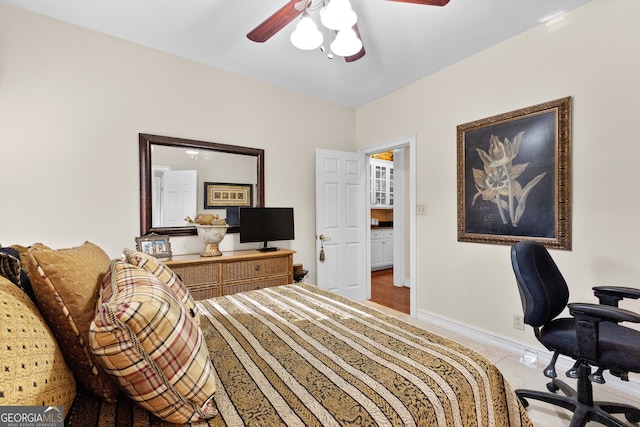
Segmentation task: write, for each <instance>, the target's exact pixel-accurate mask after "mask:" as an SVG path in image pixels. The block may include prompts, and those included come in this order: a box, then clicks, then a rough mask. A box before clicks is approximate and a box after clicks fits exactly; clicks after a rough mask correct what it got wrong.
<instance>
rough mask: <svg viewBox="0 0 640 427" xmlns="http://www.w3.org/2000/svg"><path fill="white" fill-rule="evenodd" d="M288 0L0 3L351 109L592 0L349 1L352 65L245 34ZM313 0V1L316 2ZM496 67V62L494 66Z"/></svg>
mask: <svg viewBox="0 0 640 427" xmlns="http://www.w3.org/2000/svg"><path fill="white" fill-rule="evenodd" d="M286 1H287V0H0V2H2V3H7V4H10V5H13V6H16V7H20V8H23V9H27V10H30V11H33V12H36V13H40V14H43V15H47V16H50V17H53V18H56V19H59V20H62V21H66V22H69V23H72V24H76V25H79V26H82V27H86V28H90V29H93V30H95V31H99V32H102V33H105V34H109V35H112V36H115V37H118V38H121V39H125V40H129V41H132V42H135V43H139V44H141V45H145V46H148V47H152V48H155V49H159V50H161V51H165V52H169V53H172V54H174V55H178V56H181V57H184V58H188V59H191V60H194V61H198V62H201V63H205V64H209V65H211V66H213V67H216V68H220V69H224V70H228V71H232V72H234V73H238V74H241V75H244V76H248V77H252V78H255V79H257V80H260V81H264V82H268V83H271V84H274V85H277V86H280V87H286V88H290V89H292V90H294V91H298V92H302V93H304V94H307V95H311V96H315V97H319V98H323V99H326V100H329V101H332V102H335V103H339V104H343V105H346V106H349V107H358V106H361V105H363V104H365V103H367V102H370V101H372V100H374V99H376V98H379V97H381V96H384V95H386V94H388V93H391V92H393V91H395V90H397V89H399V88H401V87H403V86H406V85H407V84H410V83H412V82H414V81H416V80H419V79H420V78H422V77H425V76H427V75H429V74H431V73H433V72H436V71H438V70H441V69H443V68H445V67H447V66H449V65H451V64H453V63H455V62H457V61H460V60H461V59H464V58H466V57H468V56H470V55H473V54H474V53H477V52H479V51H481V50H483V49H486V48H488V47H490V46H492V45H495V44H496V43H499V42H501V41H503V40H506V39H508V38H510V37H512V36H514V35H516V34H518V33H521V32H523V31H526V30H528V29H530V28H532V27H534V26H536V25H541V24H540V19H542V18H544V17H548V16H550V15H553V14H555V13H557V12H559V11H564V12H568V11H570V10H572V9H574V8H576V7H579V6H581V5H583V4H586V3H588V2H589V1H590V0H451V1H450V3H449V4H448V5H446V6H444V7H434V6H424V5H416V4H409V3H397V2H391V1H385V0H351V4H352V6H353V9H354V10H355V11H356V13H357V14H358V28H359V29H360V34H361V35H362V39H363V42H364V46H365V49H366V52H367V53H366V55H365V56H364V57H363V58H362V59H360V60H358V61H356V62H352V63H346V62H345V61H344V60H343V59H342V58H340V57H335V58H334V59H331V60H330V59H328V58H327V56H326V55H325V54H323V53H322V52H320V50H314V51H300V50H298V49H296V48H294V47H293V46H292V45H291V43H290V42H289V36H290V34H291V32H292V31H293V29H294V27H295V23H296V22H297V19H296V20H294V21H293V22H292V23H291V24H289V25H288V26H287V27H285V28H284V29H283V30H282V31H280V32H279V33H278V34H276V35H275V36H274V37H272V38H271V39H270V40H268V41H267V42H265V43H254V42H252V41H250V40H249V39H247V37H246V34H247V33H248V32H249V31H251V30H252V29H253V28H254V27H256V26H257V25H258V24H259V23H261V22H262V21H263V20H265V19H266V18H267V17H269V16H270V15H271V14H272V13H274V12H275V11H276V10H278V9H279V8H280V7H282V6H283V5H284V4H285V3H286ZM314 1H318V0H314ZM497 65H498V64H497Z"/></svg>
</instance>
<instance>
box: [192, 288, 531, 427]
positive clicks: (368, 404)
mask: <svg viewBox="0 0 640 427" xmlns="http://www.w3.org/2000/svg"><path fill="white" fill-rule="evenodd" d="M198 308H199V309H200V311H201V313H202V314H203V316H202V321H201V327H202V330H203V333H204V336H205V339H206V342H207V345H208V348H209V351H210V353H211V359H212V361H213V364H214V366H215V368H216V375H217V376H218V383H219V386H218V391H217V392H216V398H215V401H216V404H217V407H218V410H219V412H220V414H219V415H218V416H216V417H215V418H213V419H210V420H209V422H208V423H209V425H211V426H224V425H227V426H242V425H249V426H269V427H274V426H345V425H351V426H460V427H469V426H510V427H514V426H532V423H531V421H530V420H529V418H528V417H527V415H526V413H525V411H524V409H523V408H522V406H521V405H520V403H519V401H518V399H517V397H516V395H515V393H514V392H513V391H512V390H511V388H510V387H509V385H508V384H507V383H506V382H505V380H504V378H503V377H502V374H501V373H500V372H499V371H498V369H497V368H496V367H495V366H494V365H493V364H492V363H491V362H489V361H488V360H486V359H485V358H484V357H482V356H480V355H478V354H477V353H475V352H473V351H471V350H470V349H468V348H466V347H464V346H462V345H459V344H457V343H455V342H452V341H450V340H448V339H445V338H443V337H440V336H438V335H435V334H432V333H429V332H428V331H425V330H423V329H420V328H417V327H415V326H412V325H410V324H408V323H405V322H402V321H400V320H398V319H395V318H393V317H391V316H387V315H385V314H382V313H380V312H378V311H376V310H373V309H371V308H368V307H366V306H364V305H361V304H357V303H354V302H353V301H350V300H348V299H345V298H342V297H339V296H336V295H335V294H331V293H328V292H325V291H323V290H320V289H318V288H316V287H314V286H311V285H307V284H295V285H285V286H278V287H273V288H266V289H261V290H257V291H250V292H244V293H240V294H235V295H228V296H224V297H218V298H213V299H209V300H203V301H199V302H198Z"/></svg>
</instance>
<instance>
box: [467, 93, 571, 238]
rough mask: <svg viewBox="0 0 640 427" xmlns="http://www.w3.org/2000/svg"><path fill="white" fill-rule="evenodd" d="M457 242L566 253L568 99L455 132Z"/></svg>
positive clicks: (568, 219)
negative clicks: (529, 243)
mask: <svg viewBox="0 0 640 427" xmlns="http://www.w3.org/2000/svg"><path fill="white" fill-rule="evenodd" d="M457 162H458V165H457V171H458V177H457V185H458V241H461V242H476V243H493V244H503V245H511V244H513V243H515V242H518V241H520V240H524V239H531V240H537V241H539V242H541V243H543V244H544V245H545V246H547V247H549V248H556V249H565V250H570V249H571V164H570V162H571V97H566V98H561V99H557V100H554V101H550V102H546V103H544V104H539V105H534V106H531V107H527V108H523V109H520V110H516V111H511V112H509V113H504V114H500V115H497V116H492V117H488V118H485V119H481V120H476V121H474V122H470V123H465V124H462V125H459V126H458V127H457Z"/></svg>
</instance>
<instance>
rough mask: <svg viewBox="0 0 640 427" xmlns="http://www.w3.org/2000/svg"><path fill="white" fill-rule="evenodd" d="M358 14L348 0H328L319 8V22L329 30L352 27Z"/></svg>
mask: <svg viewBox="0 0 640 427" xmlns="http://www.w3.org/2000/svg"><path fill="white" fill-rule="evenodd" d="M357 21H358V15H356V13H355V12H354V11H353V9H352V8H351V3H350V2H349V0H329V3H327V5H326V6H325V7H323V8H322V9H321V10H320V22H322V25H324V26H325V27H327V28H329V29H330V30H336V31H339V30H344V29H346V28H351V27H353V26H354V25H355V24H356V22H357Z"/></svg>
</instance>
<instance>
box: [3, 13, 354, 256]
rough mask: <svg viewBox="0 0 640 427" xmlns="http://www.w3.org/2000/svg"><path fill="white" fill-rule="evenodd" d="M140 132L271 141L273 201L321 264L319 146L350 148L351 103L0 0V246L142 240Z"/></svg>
mask: <svg viewBox="0 0 640 427" xmlns="http://www.w3.org/2000/svg"><path fill="white" fill-rule="evenodd" d="M327 123H330V124H331V125H330V126H327ZM139 132H144V133H152V134H158V135H168V136H176V137H183V138H190V139H198V140H203V141H215V142H220V143H225V144H234V145H243V146H250V147H258V148H264V149H265V182H266V191H265V196H266V197H265V200H266V204H267V205H268V206H293V207H294V208H295V221H296V240H295V242H292V243H291V245H290V247H291V248H292V249H294V250H296V251H297V252H298V253H297V254H296V256H295V258H294V261H295V262H297V263H303V264H304V265H305V268H307V267H312V266H313V263H314V259H315V257H314V253H313V251H314V238H315V213H314V175H313V169H314V149H315V148H316V147H322V148H329V149H335V148H343V149H344V148H346V149H353V148H354V140H355V112H354V110H353V109H351V108H346V107H342V106H338V105H335V104H331V103H327V102H324V101H320V100H317V99H314V98H310V97H306V96H303V95H300V94H297V93H294V92H292V91H288V90H282V89H279V88H276V87H273V86H270V85H267V84H263V83H260V82H257V81H253V80H250V79H247V78H243V77H240V76H237V75H234V74H230V73H228V72H224V71H220V70H216V69H213V68H211V67H207V66H204V65H201V64H197V63H195V62H191V61H188V60H184V59H180V58H177V57H175V56H172V55H168V54H165V53H161V52H159V51H156V50H152V49H148V48H145V47H142V46H139V45H135V44H132V43H128V42H124V41H122V40H119V39H115V38H112V37H108V36H104V35H101V34H98V33H96V32H92V31H87V30H85V29H82V28H79V27H75V26H71V25H68V24H64V23H61V22H59V21H55V20H52V19H49V18H45V17H42V16H39V15H35V14H32V13H29V12H25V11H22V10H20V9H16V8H13V7H10V6H6V5H3V4H0V141H1V142H0V144H1V147H2V151H1V153H0V179H1V181H2V190H3V191H2V197H1V199H2V210H1V213H0V243H2V244H4V245H9V244H13V243H20V244H24V245H28V244H31V243H33V242H35V241H41V242H43V243H45V244H49V245H51V246H54V247H66V246H70V245H77V244H80V243H82V242H83V241H84V240H90V241H93V242H95V243H97V244H98V245H100V246H101V247H103V248H104V249H105V250H106V251H107V252H108V253H109V254H110V255H111V256H113V257H115V256H118V255H119V253H120V251H121V250H122V249H123V248H124V247H128V246H132V245H135V242H134V238H135V237H136V236H138V235H139V234H140V228H139V181H138V133H139ZM171 242H172V249H173V251H174V252H176V253H185V252H191V253H193V252H198V251H199V250H201V243H200V242H199V241H198V240H197V238H196V237H188V238H184V237H183V238H172V239H171ZM281 243H283V244H285V245H286V244H287V242H281ZM249 246H250V247H253V246H251V245H249ZM254 246H255V245H254ZM221 247H222V249H223V250H227V249H230V248H231V247H237V248H241V246H240V245H239V243H238V242H237V235H232V236H229V237H227V238H225V240H224V241H223V243H222V245H221Z"/></svg>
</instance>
